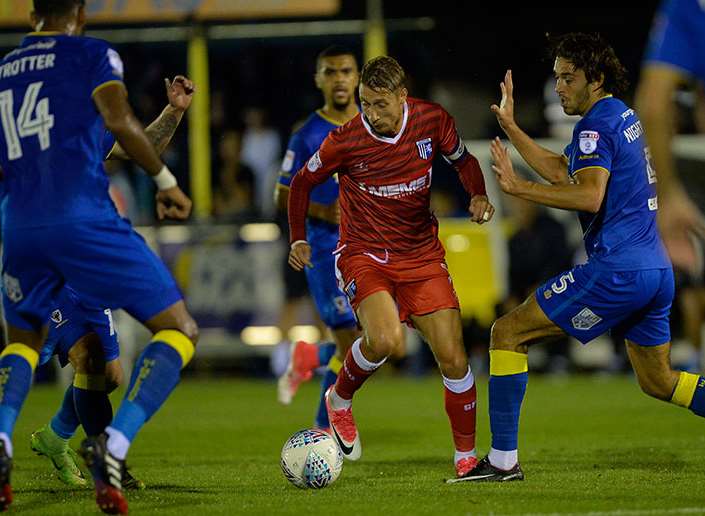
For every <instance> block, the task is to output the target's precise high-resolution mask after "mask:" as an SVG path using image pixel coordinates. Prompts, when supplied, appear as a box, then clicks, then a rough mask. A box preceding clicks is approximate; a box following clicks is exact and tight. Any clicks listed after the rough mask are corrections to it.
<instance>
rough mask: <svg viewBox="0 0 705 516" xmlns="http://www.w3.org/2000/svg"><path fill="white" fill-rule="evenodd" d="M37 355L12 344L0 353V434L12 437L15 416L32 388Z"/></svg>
mask: <svg viewBox="0 0 705 516" xmlns="http://www.w3.org/2000/svg"><path fill="white" fill-rule="evenodd" d="M38 361H39V354H38V353H37V352H36V351H34V350H33V349H32V348H30V347H29V346H27V345H25V344H20V343H17V342H15V343H13V344H9V345H8V346H6V347H5V349H4V350H3V352H2V353H0V433H2V434H5V435H7V436H8V437H9V436H11V435H12V430H13V429H14V428H15V422H16V421H17V416H18V415H19V413H20V409H21V408H22V404H23V403H24V400H25V399H26V398H27V394H28V393H29V388H30V387H31V386H32V375H33V373H34V369H35V367H37V362H38Z"/></svg>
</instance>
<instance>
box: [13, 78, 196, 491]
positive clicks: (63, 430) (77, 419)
mask: <svg viewBox="0 0 705 516" xmlns="http://www.w3.org/2000/svg"><path fill="white" fill-rule="evenodd" d="M164 81H165V87H166V94H167V98H168V100H169V103H168V104H167V106H166V107H165V108H164V109H163V111H162V112H161V113H160V115H159V116H158V117H157V118H156V119H155V120H154V121H153V122H152V123H151V124H150V125H149V126H147V127H146V128H145V134H146V135H147V137H148V138H149V141H150V142H151V143H152V145H154V148H155V149H156V150H157V153H158V154H162V152H164V149H166V146H167V145H168V144H169V142H170V141H171V138H172V137H173V136H174V133H175V131H176V128H177V127H178V125H179V122H180V121H181V118H182V117H183V114H184V112H185V111H186V110H187V109H188V108H189V106H190V104H191V99H192V97H193V93H194V89H195V88H194V85H193V83H192V82H191V81H190V80H188V79H187V78H186V77H183V76H181V75H178V76H176V77H175V78H174V80H173V81H169V80H168V79H165V80H164ZM103 149H104V151H103V153H104V155H105V156H107V158H106V159H110V160H112V159H122V160H124V159H129V158H128V156H127V155H126V154H125V151H124V150H123V149H122V148H121V147H120V145H119V144H117V143H116V142H115V138H114V137H113V135H112V134H110V133H109V132H106V134H105V137H104V139H103ZM2 187H3V185H2V182H0V189H2ZM2 195H4V193H3V194H2ZM119 354H120V349H119V345H118V337H117V331H116V330H115V328H114V325H113V319H112V312H111V311H110V309H91V308H90V307H83V306H82V305H81V303H80V300H79V299H78V298H77V296H76V294H75V292H74V291H73V290H72V289H71V288H70V287H69V286H65V287H64V288H63V289H62V290H61V292H60V294H59V296H58V298H57V300H56V302H55V305H54V309H52V313H51V319H50V321H49V331H48V336H47V339H46V341H45V343H44V346H43V347H42V351H41V353H40V357H39V365H42V364H44V363H46V362H47V361H48V360H49V359H50V358H51V357H52V356H53V355H57V356H58V358H59V363H60V365H61V366H62V367H64V366H65V365H66V364H67V363H69V362H70V363H71V366H72V367H73V369H74V372H75V374H74V379H73V382H72V384H71V385H69V387H68V388H67V389H66V393H65V395H64V398H63V402H62V404H61V407H60V409H59V411H58V412H57V413H56V414H55V415H54V417H53V418H52V420H51V421H50V422H49V423H48V424H47V425H44V426H43V427H42V428H40V429H38V430H37V431H35V432H33V433H32V436H31V439H30V446H31V448H32V450H34V451H35V452H37V453H38V454H40V455H44V456H46V457H47V458H49V459H50V461H51V463H52V465H53V467H54V468H55V469H56V470H57V473H58V477H59V479H60V480H61V481H62V482H64V483H65V484H67V485H70V486H83V485H86V480H85V478H84V476H83V473H82V472H81V469H80V468H79V467H78V464H77V457H76V454H75V452H74V451H73V450H72V449H71V448H70V447H69V443H68V441H69V439H70V438H71V437H73V435H74V434H75V432H76V430H77V429H78V426H79V425H81V426H83V429H84V431H85V432H86V435H88V436H97V435H99V434H101V433H102V432H103V431H104V430H105V428H106V427H107V426H108V425H109V424H110V421H111V420H112V417H113V410H112V405H111V403H110V398H109V397H108V394H109V393H110V392H112V391H113V390H114V389H115V388H117V387H118V386H120V385H122V381H123V371H122V367H121V365H120V361H119V360H118V357H119ZM122 485H123V487H124V488H125V489H142V488H144V483H143V482H141V481H140V480H137V479H136V478H135V477H133V476H132V474H131V473H130V472H129V470H127V469H126V470H125V471H124V472H123V478H122Z"/></svg>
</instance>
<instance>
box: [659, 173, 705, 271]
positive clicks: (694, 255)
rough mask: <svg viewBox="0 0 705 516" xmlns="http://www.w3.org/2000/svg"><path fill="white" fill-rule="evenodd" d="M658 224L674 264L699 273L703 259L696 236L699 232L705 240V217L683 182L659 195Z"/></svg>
mask: <svg viewBox="0 0 705 516" xmlns="http://www.w3.org/2000/svg"><path fill="white" fill-rule="evenodd" d="M658 224H659V229H660V231H661V238H662V239H663V243H664V245H665V246H666V249H667V250H668V254H669V256H670V257H671V261H672V262H673V265H675V266H676V267H678V268H680V269H683V270H685V271H688V272H690V273H692V274H696V275H697V274H699V273H700V271H699V270H698V268H699V262H700V258H699V256H698V250H697V248H696V246H695V243H694V242H693V239H694V236H696V235H697V236H700V238H702V239H704V240H705V217H704V216H703V214H702V213H701V212H700V210H698V208H697V206H695V204H694V203H693V201H691V200H690V198H689V197H688V194H687V193H686V192H685V190H683V188H682V187H681V186H680V185H679V186H677V187H675V188H673V189H672V190H671V191H670V192H669V193H668V194H667V195H663V194H662V195H660V196H659V208H658Z"/></svg>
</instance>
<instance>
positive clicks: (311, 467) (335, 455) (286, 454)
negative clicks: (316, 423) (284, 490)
mask: <svg viewBox="0 0 705 516" xmlns="http://www.w3.org/2000/svg"><path fill="white" fill-rule="evenodd" d="M281 467H282V472H283V473H284V476H285V477H286V478H287V479H288V480H289V481H290V482H291V483H292V484H294V485H295V486H296V487H299V488H301V489H309V488H310V489H321V488H323V487H326V486H327V485H329V484H332V483H333V482H335V480H336V479H337V478H338V476H339V475H340V470H341V469H343V452H341V451H340V447H339V446H338V443H336V442H335V439H333V438H332V437H331V436H330V435H328V434H327V433H325V432H324V431H322V430H317V429H315V428H311V429H308V430H300V431H298V432H296V433H295V434H294V435H292V436H291V437H290V438H289V439H288V440H287V441H286V443H284V447H283V448H282V455H281Z"/></svg>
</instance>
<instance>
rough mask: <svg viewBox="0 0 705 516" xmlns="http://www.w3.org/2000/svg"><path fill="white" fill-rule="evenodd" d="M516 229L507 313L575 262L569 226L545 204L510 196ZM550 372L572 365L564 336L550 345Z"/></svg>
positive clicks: (504, 310)
mask: <svg viewBox="0 0 705 516" xmlns="http://www.w3.org/2000/svg"><path fill="white" fill-rule="evenodd" d="M505 200H506V202H507V203H508V205H509V207H510V209H511V213H512V221H513V223H514V227H515V231H514V233H513V234H512V236H511V238H510V239H509V244H508V245H509V294H508V296H507V298H506V299H505V300H504V301H503V302H502V304H501V306H500V307H499V312H500V313H499V314H498V315H503V314H505V313H508V312H509V311H510V310H512V309H514V308H515V307H516V306H518V305H519V304H520V303H521V302H522V301H524V299H526V298H527V297H528V296H529V295H531V293H532V292H533V291H534V290H536V288H537V287H538V286H539V285H540V284H541V283H543V282H545V281H546V280H548V279H549V278H551V277H553V276H555V275H556V274H559V273H561V272H563V271H565V270H568V269H570V268H571V266H572V261H571V259H572V254H573V251H572V249H571V248H570V246H569V245H568V242H567V238H566V230H565V228H564V227H563V225H562V224H561V223H560V222H558V221H556V220H555V219H554V218H553V217H551V215H549V214H548V213H547V212H546V209H545V208H544V207H543V206H540V205H538V204H536V203H533V202H530V201H525V200H523V199H520V198H518V197H514V196H506V197H505ZM546 349H547V351H548V354H549V362H548V364H547V367H546V369H547V371H548V372H565V371H567V370H568V368H569V341H568V338H567V337H563V338H561V339H559V340H557V341H554V342H553V343H550V344H548V347H547V348H546Z"/></svg>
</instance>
